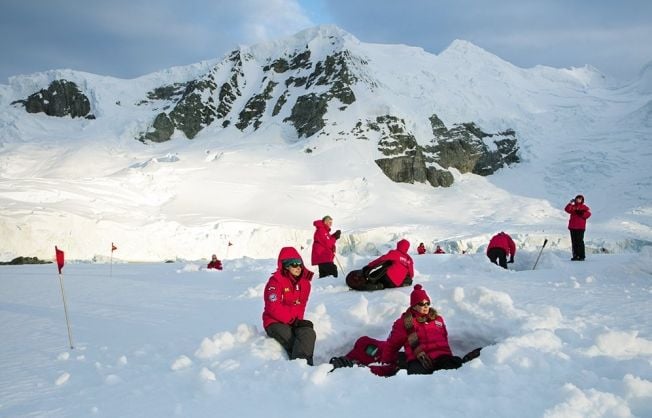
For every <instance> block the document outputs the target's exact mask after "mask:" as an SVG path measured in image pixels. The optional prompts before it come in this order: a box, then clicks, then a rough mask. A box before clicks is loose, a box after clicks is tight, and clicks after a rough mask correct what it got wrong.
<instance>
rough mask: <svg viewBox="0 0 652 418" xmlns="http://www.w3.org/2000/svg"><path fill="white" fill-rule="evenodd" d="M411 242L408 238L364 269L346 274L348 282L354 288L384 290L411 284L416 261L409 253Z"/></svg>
mask: <svg viewBox="0 0 652 418" xmlns="http://www.w3.org/2000/svg"><path fill="white" fill-rule="evenodd" d="M409 249H410V242H409V241H408V240H406V239H402V240H400V241H399V242H398V243H396V249H395V250H389V251H388V252H387V254H385V255H382V256H380V257H378V258H377V259H375V260H373V261H372V262H370V263H369V264H367V265H366V266H364V267H363V268H362V270H354V271H352V272H350V273H349V274H348V275H347V276H346V284H347V285H349V287H350V288H351V289H354V290H382V289H386V288H393V287H401V286H409V285H411V284H412V278H413V277H414V262H413V261H412V257H410V255H409V254H408V250H409Z"/></svg>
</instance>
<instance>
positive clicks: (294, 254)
mask: <svg viewBox="0 0 652 418" xmlns="http://www.w3.org/2000/svg"><path fill="white" fill-rule="evenodd" d="M288 258H298V259H299V260H301V263H302V264H303V258H301V254H299V252H298V251H297V250H296V249H295V248H294V247H283V248H281V251H280V252H279V253H278V260H277V261H276V266H277V267H278V271H283V260H287V259H288Z"/></svg>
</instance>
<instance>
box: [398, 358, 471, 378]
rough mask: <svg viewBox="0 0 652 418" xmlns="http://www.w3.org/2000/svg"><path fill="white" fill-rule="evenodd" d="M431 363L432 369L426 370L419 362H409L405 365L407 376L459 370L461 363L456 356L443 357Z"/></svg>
mask: <svg viewBox="0 0 652 418" xmlns="http://www.w3.org/2000/svg"><path fill="white" fill-rule="evenodd" d="M431 361H432V368H431V369H427V368H426V367H425V366H424V365H423V364H421V362H420V361H419V360H412V361H409V362H408V364H407V374H432V373H433V372H435V371H436V370H444V369H446V370H449V369H459V368H460V367H462V364H463V361H462V359H461V358H459V357H457V356H449V355H443V356H439V357H437V358H436V359H434V360H431Z"/></svg>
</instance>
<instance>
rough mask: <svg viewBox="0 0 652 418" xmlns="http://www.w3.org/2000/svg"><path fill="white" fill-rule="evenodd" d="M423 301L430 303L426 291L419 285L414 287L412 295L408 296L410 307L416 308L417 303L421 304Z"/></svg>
mask: <svg viewBox="0 0 652 418" xmlns="http://www.w3.org/2000/svg"><path fill="white" fill-rule="evenodd" d="M424 300H427V301H428V302H430V298H429V297H428V294H427V293H426V291H425V290H423V286H421V285H420V284H417V285H414V290H413V291H412V294H410V306H416V305H417V304H418V303H419V302H423V301H424Z"/></svg>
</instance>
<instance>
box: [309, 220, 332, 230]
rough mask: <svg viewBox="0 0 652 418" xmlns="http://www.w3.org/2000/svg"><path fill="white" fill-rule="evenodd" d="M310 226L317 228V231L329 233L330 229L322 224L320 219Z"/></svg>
mask: <svg viewBox="0 0 652 418" xmlns="http://www.w3.org/2000/svg"><path fill="white" fill-rule="evenodd" d="M312 225H313V226H314V227H315V228H317V229H322V228H323V229H325V230H326V231H330V230H331V228H330V227H329V226H328V225H326V224H325V223H324V221H322V220H321V219H317V220H316V221H315V222H313V223H312Z"/></svg>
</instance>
